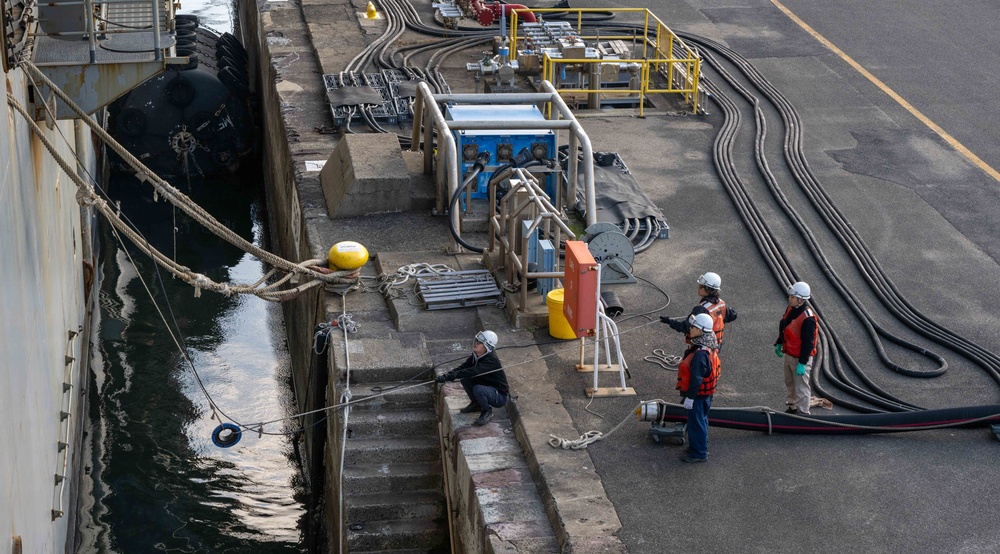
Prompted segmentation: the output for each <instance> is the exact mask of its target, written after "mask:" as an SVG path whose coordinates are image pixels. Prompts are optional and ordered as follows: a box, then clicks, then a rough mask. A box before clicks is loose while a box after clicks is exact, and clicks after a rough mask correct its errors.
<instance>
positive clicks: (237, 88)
mask: <svg viewBox="0 0 1000 554" xmlns="http://www.w3.org/2000/svg"><path fill="white" fill-rule="evenodd" d="M219 80H220V81H222V83H223V84H225V85H226V86H227V87H229V90H231V91H233V92H235V93H236V94H240V95H247V94H249V93H250V81H248V80H247V78H246V76H244V75H240V74H239V73H238V72H237V71H236V70H235V69H233V68H231V67H223V68H221V69H219Z"/></svg>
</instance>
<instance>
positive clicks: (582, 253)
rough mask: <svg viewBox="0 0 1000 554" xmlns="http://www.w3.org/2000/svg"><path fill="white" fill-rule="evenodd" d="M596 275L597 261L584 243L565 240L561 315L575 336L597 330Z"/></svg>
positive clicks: (589, 333)
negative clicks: (563, 289)
mask: <svg viewBox="0 0 1000 554" xmlns="http://www.w3.org/2000/svg"><path fill="white" fill-rule="evenodd" d="M597 275H598V274H597V261H595V260H594V256H592V255H591V254H590V250H588V249H587V243H585V242H583V241H579V240H568V241H566V264H565V269H564V275H563V283H564V285H563V286H564V288H565V289H566V290H565V295H564V298H563V315H565V316H566V321H568V322H569V326H570V327H572V328H573V331H575V332H576V336H577V337H584V336H589V335H592V334H594V329H595V328H596V327H597Z"/></svg>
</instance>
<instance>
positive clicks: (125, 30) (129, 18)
mask: <svg viewBox="0 0 1000 554" xmlns="http://www.w3.org/2000/svg"><path fill="white" fill-rule="evenodd" d="M37 10H38V31H36V32H34V33H32V36H35V37H49V38H53V39H57V40H65V41H77V40H80V39H81V38H83V39H86V41H87V43H88V45H89V52H90V63H97V45H98V43H99V42H101V41H102V40H106V39H107V38H108V37H109V36H111V35H116V34H129V33H149V34H150V35H151V39H152V44H151V46H150V50H151V51H152V53H153V56H154V59H155V60H157V61H160V60H162V59H163V44H162V43H161V36H160V34H161V32H162V33H166V32H170V31H173V30H174V29H173V27H174V2H173V1H172V0H74V1H62V2H39V3H38V6H37ZM168 46H169V45H168Z"/></svg>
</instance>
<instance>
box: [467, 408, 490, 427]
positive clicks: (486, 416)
mask: <svg viewBox="0 0 1000 554" xmlns="http://www.w3.org/2000/svg"><path fill="white" fill-rule="evenodd" d="M491 419H493V408H486V409H485V410H483V412H482V413H481V414H479V417H478V418H476V421H473V422H472V424H473V425H475V426H476V427H482V426H483V425H486V424H487V423H489V422H490V420H491Z"/></svg>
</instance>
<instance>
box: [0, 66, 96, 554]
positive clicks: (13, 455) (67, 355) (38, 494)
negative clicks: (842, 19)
mask: <svg viewBox="0 0 1000 554" xmlns="http://www.w3.org/2000/svg"><path fill="white" fill-rule="evenodd" d="M3 77H4V79H3V80H4V83H5V88H6V90H7V92H8V93H9V94H12V96H13V98H14V100H15V101H16V102H18V103H20V104H21V105H23V106H30V104H29V102H28V85H29V83H28V78H27V76H26V74H25V73H24V72H23V71H21V70H19V69H14V70H11V71H9V72H6V71H5V72H4V74H3ZM29 110H30V107H29ZM2 113H3V122H2V124H0V317H2V318H3V324H2V325H0V420H2V421H3V422H4V423H3V425H0V444H2V445H3V447H2V448H0V474H2V476H3V477H2V478H0V551H4V552H21V551H23V552H63V551H67V550H70V549H72V548H73V546H72V543H73V541H72V534H73V532H74V528H75V519H76V517H75V513H74V512H75V511H74V509H73V508H74V506H75V504H76V493H75V488H76V484H77V483H78V478H77V475H78V474H79V459H80V452H81V442H82V440H81V429H82V427H81V422H82V421H83V417H84V416H85V415H86V413H85V412H84V407H85V404H86V394H85V392H86V384H87V383H86V375H87V371H86V370H87V366H88V364H87V361H88V357H89V348H88V344H89V343H90V336H89V335H90V325H89V323H88V322H89V318H90V312H91V310H90V306H91V305H93V304H94V299H93V296H92V295H90V294H88V293H87V290H86V286H85V285H89V286H90V287H91V290H93V287H94V281H95V279H94V276H95V272H94V271H93V268H94V265H93V264H94V262H95V260H94V254H93V251H92V248H91V244H92V242H91V236H90V234H91V232H90V224H89V221H90V219H91V210H90V209H89V208H81V206H80V205H79V204H78V203H77V200H76V191H77V187H76V185H75V184H74V183H73V182H72V181H71V179H70V178H69V176H67V175H66V173H65V172H64V171H63V170H62V169H60V167H59V166H58V165H57V164H56V162H55V159H54V157H53V156H52V155H51V154H50V153H49V152H48V151H47V150H46V149H45V147H43V146H42V143H41V142H40V141H39V139H38V138H37V137H35V136H34V135H33V134H32V132H31V129H30V126H29V123H28V122H27V121H26V120H25V119H24V118H23V117H22V115H21V114H20V113H18V112H17V111H15V110H14V109H13V108H12V107H11V106H10V105H9V103H8V102H7V101H6V99H5V101H4V102H3V109H2ZM29 113H30V112H29ZM40 125H41V127H42V129H43V130H44V132H45V134H46V136H47V137H48V139H49V140H50V141H51V142H52V143H53V144H54V145H56V149H57V150H58V151H59V154H61V156H62V157H63V158H65V159H67V160H71V161H72V160H76V159H79V160H82V162H83V167H85V168H86V170H87V171H89V172H90V174H91V175H96V173H95V166H96V162H95V149H94V143H93V141H92V140H91V138H90V132H89V129H87V128H86V127H85V126H84V127H83V129H84V130H79V129H77V128H75V127H76V126H75V125H74V122H73V121H71V120H64V121H58V122H57V123H56V126H55V128H53V129H48V128H46V127H45V124H44V122H42V123H40ZM78 133H79V134H78ZM78 150H79V152H78ZM66 414H68V415H66ZM8 537H10V538H8ZM5 541H10V544H9V545H8V544H6V543H5ZM18 544H19V545H20V548H21V550H18V549H17V548H18V546H17V545H18Z"/></svg>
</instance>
